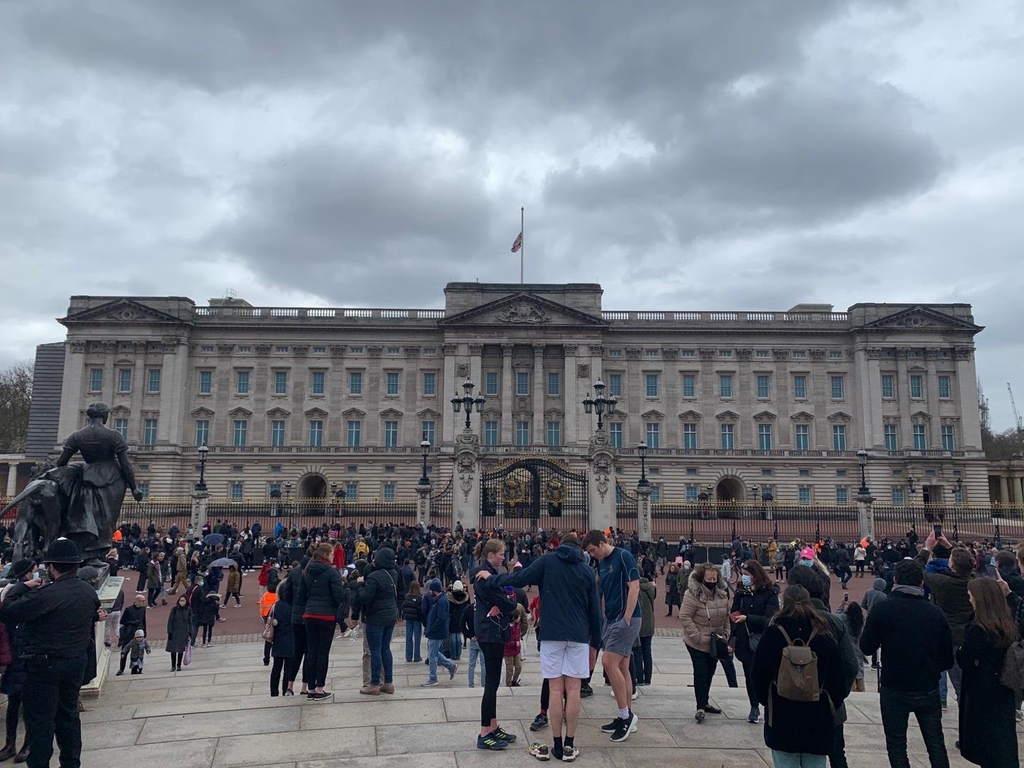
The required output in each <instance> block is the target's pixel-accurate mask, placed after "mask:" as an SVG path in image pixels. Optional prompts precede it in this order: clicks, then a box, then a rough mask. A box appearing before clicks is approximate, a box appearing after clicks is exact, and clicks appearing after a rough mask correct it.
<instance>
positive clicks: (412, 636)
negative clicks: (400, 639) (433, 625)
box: [405, 621, 423, 661]
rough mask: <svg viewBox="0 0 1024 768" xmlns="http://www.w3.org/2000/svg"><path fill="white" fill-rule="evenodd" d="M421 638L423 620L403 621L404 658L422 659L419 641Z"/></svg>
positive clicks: (409, 659)
mask: <svg viewBox="0 0 1024 768" xmlns="http://www.w3.org/2000/svg"><path fill="white" fill-rule="evenodd" d="M422 638H423V622H422V621H407V622H405V660H406V661H423V659H422V657H421V656H420V642H421V641H422Z"/></svg>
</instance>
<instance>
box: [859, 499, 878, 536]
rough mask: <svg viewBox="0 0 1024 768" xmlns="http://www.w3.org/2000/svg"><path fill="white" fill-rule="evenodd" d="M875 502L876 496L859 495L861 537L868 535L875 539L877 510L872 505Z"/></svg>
mask: <svg viewBox="0 0 1024 768" xmlns="http://www.w3.org/2000/svg"><path fill="white" fill-rule="evenodd" d="M874 503H875V498H874V496H869V495H858V496H857V527H858V528H859V529H860V537H861V539H863V538H864V537H865V536H867V537H868V538H869V539H871V540H872V541H874V540H875V512H874V509H873V507H872V505H873V504H874Z"/></svg>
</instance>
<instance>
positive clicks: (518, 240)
mask: <svg viewBox="0 0 1024 768" xmlns="http://www.w3.org/2000/svg"><path fill="white" fill-rule="evenodd" d="M522 247H523V233H522V232H520V233H519V235H518V236H516V240H515V242H514V243H512V253H516V252H517V251H518V250H519V249H520V248H522Z"/></svg>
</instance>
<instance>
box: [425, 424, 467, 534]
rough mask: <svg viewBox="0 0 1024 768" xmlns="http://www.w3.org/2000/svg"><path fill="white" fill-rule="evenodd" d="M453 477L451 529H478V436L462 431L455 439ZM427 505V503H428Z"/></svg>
mask: <svg viewBox="0 0 1024 768" xmlns="http://www.w3.org/2000/svg"><path fill="white" fill-rule="evenodd" d="M455 475H456V477H457V479H458V482H457V484H456V486H455V488H454V489H453V490H454V495H453V498H452V517H453V519H452V528H454V527H455V525H456V523H458V522H461V523H462V527H463V528H467V529H468V528H477V529H479V528H480V436H479V435H477V434H476V433H474V432H473V431H472V430H469V429H464V430H463V431H462V432H460V433H459V434H458V435H456V437H455ZM428 503H429V502H428Z"/></svg>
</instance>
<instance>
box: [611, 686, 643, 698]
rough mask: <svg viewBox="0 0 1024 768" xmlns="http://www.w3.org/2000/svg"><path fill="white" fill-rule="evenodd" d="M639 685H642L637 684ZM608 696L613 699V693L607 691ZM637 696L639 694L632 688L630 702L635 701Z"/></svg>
mask: <svg viewBox="0 0 1024 768" xmlns="http://www.w3.org/2000/svg"><path fill="white" fill-rule="evenodd" d="M639 685H642V683H639ZM608 695H609V696H611V697H612V698H613V699H614V698H615V691H609V692H608ZM639 695H640V692H639V691H638V690H636V689H635V688H634V689H633V692H632V693H631V694H630V695H629V698H630V699H631V700H632V701H636V697H637V696H639Z"/></svg>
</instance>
